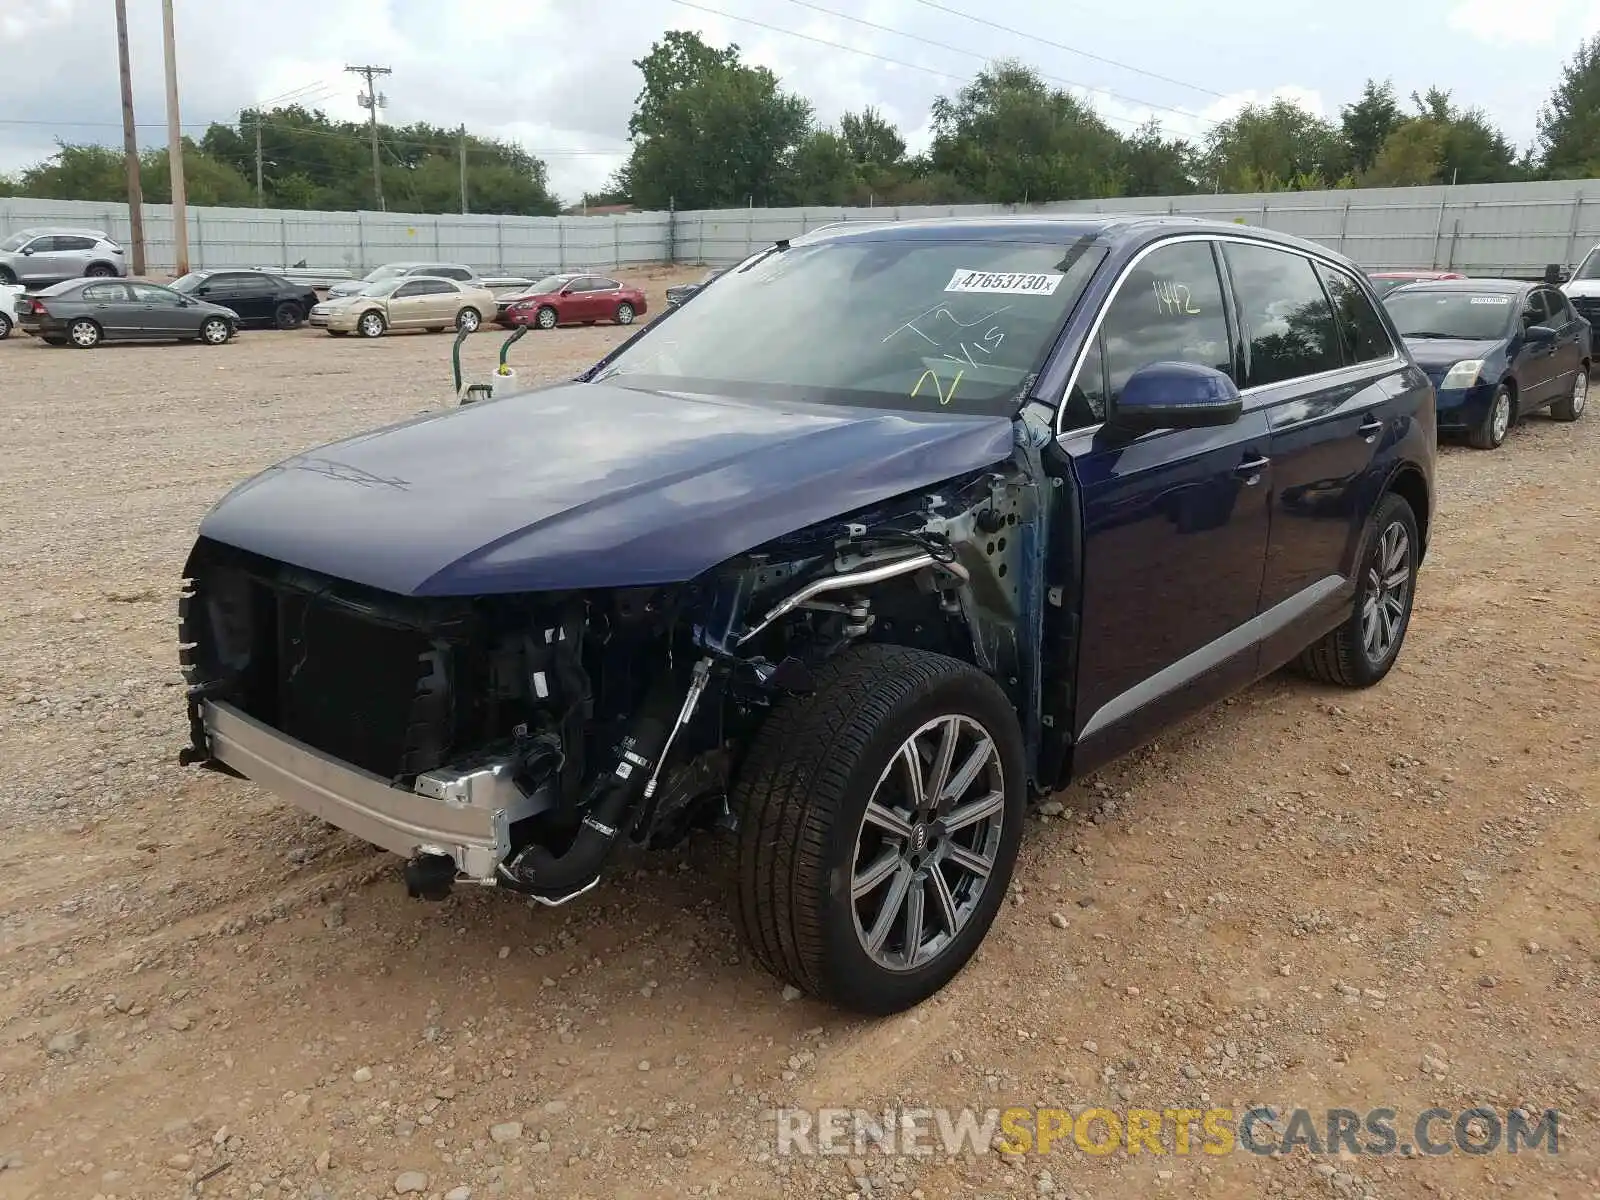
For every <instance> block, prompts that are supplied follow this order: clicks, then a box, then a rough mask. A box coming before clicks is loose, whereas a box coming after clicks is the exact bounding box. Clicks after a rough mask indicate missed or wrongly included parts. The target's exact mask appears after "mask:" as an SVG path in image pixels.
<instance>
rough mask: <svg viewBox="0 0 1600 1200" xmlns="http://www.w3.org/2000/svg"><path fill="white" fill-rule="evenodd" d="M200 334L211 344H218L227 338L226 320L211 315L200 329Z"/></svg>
mask: <svg viewBox="0 0 1600 1200" xmlns="http://www.w3.org/2000/svg"><path fill="white" fill-rule="evenodd" d="M200 334H201V336H202V337H204V338H205V339H206V341H208V342H210V343H211V344H212V345H213V346H220V345H222V343H223V342H225V341H227V340H228V325H227V322H226V321H222V320H220V319H218V318H216V317H213V318H211V320H209V321H207V322H206V324H205V328H204V329H202V330H201V331H200Z"/></svg>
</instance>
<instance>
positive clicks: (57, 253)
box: [50, 233, 95, 279]
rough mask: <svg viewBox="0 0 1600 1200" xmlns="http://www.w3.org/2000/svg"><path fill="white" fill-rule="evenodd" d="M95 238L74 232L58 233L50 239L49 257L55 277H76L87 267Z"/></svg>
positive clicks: (92, 253)
mask: <svg viewBox="0 0 1600 1200" xmlns="http://www.w3.org/2000/svg"><path fill="white" fill-rule="evenodd" d="M94 246H95V240H94V238H92V237H82V236H80V235H78V234H75V233H58V234H56V236H55V238H54V239H53V240H52V246H51V250H50V259H51V262H52V263H53V268H52V271H53V274H54V276H55V278H57V279H77V278H78V277H79V276H80V275H82V274H83V273H84V272H85V271H86V270H88V269H89V260H90V258H91V257H93V255H94Z"/></svg>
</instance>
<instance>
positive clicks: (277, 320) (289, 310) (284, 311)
mask: <svg viewBox="0 0 1600 1200" xmlns="http://www.w3.org/2000/svg"><path fill="white" fill-rule="evenodd" d="M305 319H306V315H305V313H303V312H301V311H300V306H299V305H298V304H295V303H293V302H292V301H288V300H286V301H284V302H283V303H282V304H280V305H278V311H277V312H275V313H273V314H272V323H273V324H274V325H276V326H277V327H278V328H279V329H299V328H300V322H302V321H304V320H305Z"/></svg>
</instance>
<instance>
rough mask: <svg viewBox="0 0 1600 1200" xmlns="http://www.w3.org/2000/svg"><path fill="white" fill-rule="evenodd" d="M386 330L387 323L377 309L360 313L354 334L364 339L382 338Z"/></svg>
mask: <svg viewBox="0 0 1600 1200" xmlns="http://www.w3.org/2000/svg"><path fill="white" fill-rule="evenodd" d="M387 328H388V323H387V322H386V321H385V320H384V319H383V314H382V313H381V312H379V311H378V310H377V309H372V310H371V311H369V312H364V313H362V314H361V319H360V320H359V321H357V322H356V332H357V333H359V334H360V335H361V336H362V337H366V338H375V337H382V336H383V331H384V330H385V329H387Z"/></svg>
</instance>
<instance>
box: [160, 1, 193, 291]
mask: <svg viewBox="0 0 1600 1200" xmlns="http://www.w3.org/2000/svg"><path fill="white" fill-rule="evenodd" d="M161 42H162V50H163V52H164V53H165V56H166V60H167V158H168V160H169V162H170V164H171V166H172V256H173V272H174V273H175V274H177V275H187V274H188V273H189V209H188V205H187V204H186V202H185V193H184V182H183V125H182V123H181V122H180V121H179V119H178V51H177V41H176V39H175V38H174V36H173V33H172V0H161Z"/></svg>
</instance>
